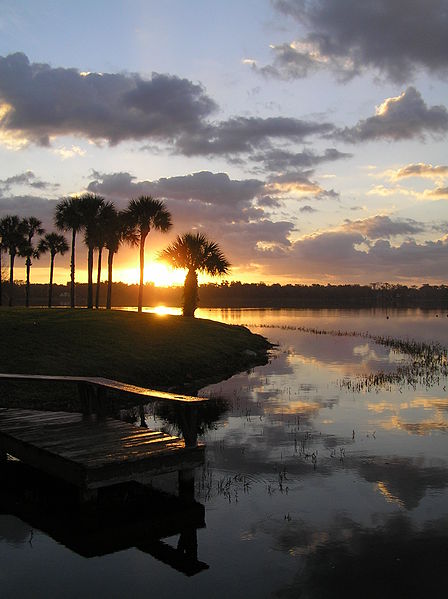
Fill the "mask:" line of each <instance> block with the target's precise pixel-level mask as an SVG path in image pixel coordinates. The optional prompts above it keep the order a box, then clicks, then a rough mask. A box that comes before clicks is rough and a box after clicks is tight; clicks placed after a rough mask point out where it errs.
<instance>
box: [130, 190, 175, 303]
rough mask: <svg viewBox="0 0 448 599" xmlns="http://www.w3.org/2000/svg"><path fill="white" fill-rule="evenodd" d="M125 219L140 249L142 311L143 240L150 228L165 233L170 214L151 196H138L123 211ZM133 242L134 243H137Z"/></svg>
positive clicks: (141, 300) (163, 205) (169, 224)
mask: <svg viewBox="0 0 448 599" xmlns="http://www.w3.org/2000/svg"><path fill="white" fill-rule="evenodd" d="M124 214H125V219H126V222H127V224H128V227H129V229H128V231H129V234H130V236H131V238H130V239H131V241H130V242H131V243H133V244H134V242H133V241H132V239H138V242H137V244H138V245H139V250H140V285H139V290H138V303H137V305H138V311H139V312H141V311H142V306H143V271H144V268H145V241H146V238H147V236H148V233H149V232H150V230H151V229H155V230H157V231H161V232H162V233H166V231H168V230H169V229H170V227H171V226H172V223H171V214H170V213H169V212H168V210H167V209H166V207H165V204H164V203H163V202H162V201H160V200H156V199H154V198H152V197H151V196H140V197H139V198H137V199H136V200H131V201H130V202H129V205H128V208H127V210H126V211H125V213H124ZM137 244H134V245H137Z"/></svg>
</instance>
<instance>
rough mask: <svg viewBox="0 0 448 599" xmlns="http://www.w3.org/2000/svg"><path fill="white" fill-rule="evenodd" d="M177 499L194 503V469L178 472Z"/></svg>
mask: <svg viewBox="0 0 448 599" xmlns="http://www.w3.org/2000/svg"><path fill="white" fill-rule="evenodd" d="M178 478H179V498H180V499H183V500H185V501H194V468H188V469H185V470H179V473H178Z"/></svg>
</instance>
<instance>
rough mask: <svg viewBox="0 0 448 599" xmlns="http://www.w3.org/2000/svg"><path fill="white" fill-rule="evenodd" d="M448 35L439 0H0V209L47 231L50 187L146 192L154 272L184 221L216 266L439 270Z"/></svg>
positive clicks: (123, 264)
mask: <svg viewBox="0 0 448 599" xmlns="http://www.w3.org/2000/svg"><path fill="white" fill-rule="evenodd" d="M447 31H448V0H406V1H404V0H244V1H243V2H241V0H239V1H238V2H237V1H236V0H227V1H226V2H220V1H218V0H189V1H188V2H187V1H186V0H165V1H164V2H156V1H153V0H126V1H124V0H107V1H106V0H90V1H89V2H87V1H85V0H78V1H77V2H72V1H68V0H39V2H35V1H34V0H32V1H26V0H0V165H1V166H0V217H2V216H5V215H7V214H18V215H19V216H22V217H26V216H36V217H38V218H40V219H41V220H42V221H43V223H44V226H45V228H46V230H47V231H48V232H50V231H52V230H54V225H53V214H54V207H55V205H56V203H57V202H58V200H60V199H61V198H62V197H68V196H70V195H75V194H81V193H83V192H86V191H89V192H93V193H97V194H100V195H102V196H103V197H104V198H105V199H107V200H110V201H113V202H114V203H115V204H116V206H117V208H120V209H122V208H125V207H126V205H127V203H128V202H129V200H130V199H131V198H137V197H139V196H141V195H152V196H153V197H156V198H159V199H161V200H163V201H164V202H165V203H166V206H167V208H168V209H169V211H170V212H171V214H172V217H173V224H174V226H173V228H172V229H171V230H170V231H169V232H168V233H166V234H161V233H156V232H151V233H150V235H149V237H148V240H147V250H146V263H147V267H146V273H145V274H146V279H147V280H153V281H155V282H156V284H166V283H173V282H176V283H181V281H182V277H183V273H182V272H178V273H174V274H172V273H170V272H167V270H166V267H164V266H163V265H161V264H160V263H157V262H155V259H156V258H157V255H158V252H159V251H160V250H161V249H163V248H164V247H166V246H167V245H168V244H169V243H171V242H172V241H173V240H174V239H175V237H176V235H179V234H182V233H185V232H187V231H201V232H203V233H206V234H207V235H208V236H209V237H210V238H211V239H213V240H214V241H216V242H217V243H218V244H219V245H220V247H221V249H222V250H223V252H224V253H225V255H226V257H227V258H228V259H229V261H230V262H231V264H232V269H231V272H230V275H227V276H226V279H227V280H240V281H243V282H259V281H263V282H265V283H274V282H279V283H282V284H285V283H293V284H295V283H300V284H311V283H323V284H326V283H332V284H337V283H367V284H368V283H372V282H386V281H387V282H390V283H403V284H416V285H420V284H422V283H425V282H427V283H431V284H442V283H447V279H448V211H447V205H448V158H447V152H446V149H447V145H446V142H447V133H448V108H447V103H448V36H447V34H446V32H447ZM48 261H49V260H48V257H47V256H43V257H41V259H40V260H39V261H35V263H34V264H33V267H32V281H34V282H46V281H47V279H48ZM23 266H24V265H23V261H20V260H19V261H18V262H17V268H16V278H22V279H23V278H24V268H23ZM68 266H69V256H68V254H66V255H65V256H63V257H61V256H58V257H57V259H56V271H55V280H56V281H57V282H61V283H65V282H66V281H67V280H68V278H69V272H68ZM85 278H86V253H85V250H84V248H83V247H82V239H80V241H79V244H78V251H77V280H80V281H83V280H85ZM114 278H115V279H117V280H123V281H125V282H137V280H138V251H137V250H135V249H133V248H129V247H124V248H123V249H121V250H120V252H119V253H118V255H117V256H116V259H115V275H114Z"/></svg>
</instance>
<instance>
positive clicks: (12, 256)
mask: <svg viewBox="0 0 448 599" xmlns="http://www.w3.org/2000/svg"><path fill="white" fill-rule="evenodd" d="M15 257H16V255H15V253H14V252H13V253H12V254H10V260H9V303H8V305H9V307H11V306H12V305H13V303H14V259H15Z"/></svg>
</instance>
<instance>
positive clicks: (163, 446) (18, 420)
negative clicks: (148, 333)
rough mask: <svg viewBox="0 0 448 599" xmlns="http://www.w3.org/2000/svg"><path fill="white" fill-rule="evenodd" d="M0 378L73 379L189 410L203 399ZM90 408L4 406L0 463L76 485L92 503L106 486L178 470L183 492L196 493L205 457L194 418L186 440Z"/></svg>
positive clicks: (112, 384) (101, 382)
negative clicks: (15, 463)
mask: <svg viewBox="0 0 448 599" xmlns="http://www.w3.org/2000/svg"><path fill="white" fill-rule="evenodd" d="M0 378H2V379H9V380H11V379H15V380H20V379H29V380H46V381H51V380H54V381H60V380H64V381H67V380H68V382H76V383H78V384H79V383H81V384H84V385H87V386H90V388H94V389H97V390H98V389H99V390H102V389H103V388H107V389H111V388H112V389H114V390H115V391H126V392H128V393H129V392H130V393H133V394H136V395H139V396H143V397H145V398H148V399H149V398H151V399H159V400H169V401H175V402H180V404H181V405H183V406H184V409H185V407H186V406H187V405H188V406H191V407H194V404H195V403H198V402H200V401H204V399H202V398H193V397H192V398H190V397H188V396H178V395H175V394H169V393H164V392H158V391H153V390H150V389H142V388H140V387H135V386H132V385H127V384H125V383H119V382H117V381H110V380H109V379H100V378H88V379H86V378H84V377H52V376H47V375H44V376H39V375H1V374H0ZM90 399H91V398H90ZM109 401H111V400H110V399H109ZM87 404H88V405H87ZM91 407H92V406H91V401H90V400H89V401H88V402H87V403H86V409H85V413H84V414H79V413H69V412H43V411H39V410H22V409H15V408H0V460H2V459H3V460H4V459H6V454H10V455H12V456H14V457H16V458H18V459H20V460H22V461H23V462H25V463H27V464H29V465H31V466H33V467H35V468H38V469H40V470H42V471H44V472H47V473H48V474H51V475H54V476H57V477H59V478H62V479H64V480H65V481H67V482H69V483H72V484H73V485H76V486H77V487H78V488H79V489H80V491H81V497H82V498H84V499H85V500H88V499H93V498H94V497H95V494H96V490H97V489H99V488H101V487H104V486H109V485H113V484H116V483H120V482H125V481H130V480H137V481H138V480H146V481H147V480H148V479H149V478H151V477H153V476H155V475H158V474H164V473H167V472H173V471H177V472H179V484H180V493H190V492H191V486H192V472H193V469H194V468H195V467H196V466H198V465H200V464H202V462H203V456H204V447H203V446H202V445H200V444H197V441H196V434H195V432H194V431H192V427H194V422H195V420H194V418H193V419H192V418H187V417H186V418H185V422H186V423H187V425H188V426H187V429H188V430H187V432H186V433H185V434H184V436H185V439H181V438H179V437H176V436H172V435H168V434H166V433H163V432H161V431H150V430H148V429H146V428H139V427H136V426H134V425H132V424H129V423H126V422H122V421H119V420H114V419H112V418H105V417H101V416H99V415H95V414H91V411H92V410H91V409H90V408H91ZM96 407H98V402H97V406H96ZM87 408H88V409H87ZM190 416H191V414H190Z"/></svg>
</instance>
